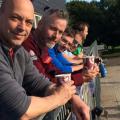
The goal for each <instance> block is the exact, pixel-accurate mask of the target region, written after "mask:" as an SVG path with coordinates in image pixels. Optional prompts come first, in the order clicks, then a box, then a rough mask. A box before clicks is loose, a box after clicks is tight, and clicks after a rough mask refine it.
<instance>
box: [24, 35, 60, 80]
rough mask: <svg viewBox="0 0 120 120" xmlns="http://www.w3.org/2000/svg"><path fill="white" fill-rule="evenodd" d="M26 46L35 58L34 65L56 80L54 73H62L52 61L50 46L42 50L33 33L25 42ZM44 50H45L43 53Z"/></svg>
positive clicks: (33, 58)
mask: <svg viewBox="0 0 120 120" xmlns="http://www.w3.org/2000/svg"><path fill="white" fill-rule="evenodd" d="M23 46H24V48H25V49H26V50H27V51H28V52H29V54H30V57H31V58H32V60H33V63H34V65H35V66H36V67H37V69H38V70H39V72H40V73H43V74H44V75H46V76H47V77H49V78H52V79H51V80H52V81H53V82H54V80H55V79H53V78H54V75H55V74H59V73H61V72H60V71H59V70H58V69H57V68H56V67H55V66H54V65H53V64H52V63H51V60H52V58H51V57H50V56H49V53H48V48H44V49H43V50H41V49H40V48H39V46H38V44H37V42H36V41H35V40H34V39H33V36H32V34H31V35H30V36H29V37H28V39H27V40H26V41H25V42H24V43H23ZM42 51H44V52H43V53H44V54H42Z"/></svg>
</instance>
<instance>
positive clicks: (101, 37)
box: [66, 0, 120, 47]
mask: <svg viewBox="0 0 120 120" xmlns="http://www.w3.org/2000/svg"><path fill="white" fill-rule="evenodd" d="M66 8H67V10H68V12H69V14H70V25H71V26H72V25H73V24H74V23H76V22H78V21H85V22H88V23H89V25H90V28H89V35H88V37H87V40H86V42H85V45H90V44H91V43H92V42H93V41H94V40H97V41H98V43H99V44H101V43H103V44H106V45H107V46H112V47H116V46H119V45H120V20H119V18H120V0H101V1H100V2H97V1H92V2H90V3H88V2H85V1H72V2H69V3H67V4H66Z"/></svg>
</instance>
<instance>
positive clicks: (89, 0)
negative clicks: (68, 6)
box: [66, 0, 100, 2]
mask: <svg viewBox="0 0 120 120" xmlns="http://www.w3.org/2000/svg"><path fill="white" fill-rule="evenodd" d="M66 1H67V2H69V1H70V0H66ZM81 1H82V0H81ZM84 1H88V2H91V1H92V0H84ZM96 1H100V0H96Z"/></svg>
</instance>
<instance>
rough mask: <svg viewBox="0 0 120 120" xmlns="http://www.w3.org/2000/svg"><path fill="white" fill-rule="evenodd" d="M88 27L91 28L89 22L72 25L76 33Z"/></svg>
mask: <svg viewBox="0 0 120 120" xmlns="http://www.w3.org/2000/svg"><path fill="white" fill-rule="evenodd" d="M86 26H87V27H88V28H89V24H88V23H87V22H82V21H81V22H78V23H76V24H74V25H73V26H72V28H73V29H74V31H75V33H77V32H81V31H84V29H85V27H86Z"/></svg>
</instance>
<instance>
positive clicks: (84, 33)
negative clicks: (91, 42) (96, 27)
mask: <svg viewBox="0 0 120 120" xmlns="http://www.w3.org/2000/svg"><path fill="white" fill-rule="evenodd" d="M81 34H82V39H83V40H85V39H86V37H87V35H88V27H87V26H85V29H84V30H83V31H82V32H81Z"/></svg>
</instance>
